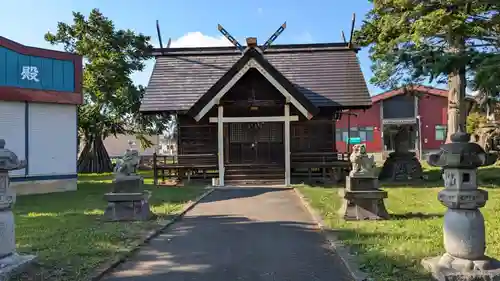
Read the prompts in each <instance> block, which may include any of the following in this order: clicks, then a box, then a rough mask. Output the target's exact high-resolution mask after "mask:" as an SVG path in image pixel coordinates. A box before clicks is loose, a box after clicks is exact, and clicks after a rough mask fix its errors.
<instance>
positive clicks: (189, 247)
mask: <svg viewBox="0 0 500 281" xmlns="http://www.w3.org/2000/svg"><path fill="white" fill-rule="evenodd" d="M104 279H105V280H109V281H111V280H113V281H132V280H135V281H160V280H165V281H166V280H168V281H181V280H182V281H187V280H193V281H198V280H206V281H242V280H248V281H271V280H273V281H316V280H318V281H319V280H321V281H326V280H329V281H348V280H352V279H351V278H350V277H349V274H348V273H347V270H346V268H345V267H344V265H343V264H342V262H341V260H340V259H339V258H338V257H337V256H336V255H335V254H334V253H333V252H331V251H330V250H329V249H328V246H327V245H326V242H325V241H324V239H323V236H322V235H321V234H320V233H319V231H318V230H317V229H316V226H315V225H314V224H313V221H312V218H311V217H310V215H309V213H308V212H307V211H306V210H305V209H304V207H303V206H302V204H301V202H300V200H299V198H298V197H297V196H296V195H295V193H294V191H293V190H290V189H280V188H249V187H246V188H231V189H229V188H228V189H219V190H216V191H214V192H213V193H212V194H210V195H209V196H208V197H206V198H205V199H204V200H203V201H202V202H201V203H200V204H198V205H197V206H196V207H195V208H194V209H193V210H191V211H190V212H188V213H187V214H186V216H185V217H184V218H183V219H182V221H180V222H178V223H176V224H175V225H174V226H172V227H171V228H170V229H168V230H167V231H166V232H165V233H163V234H161V235H160V236H159V237H157V238H155V239H153V240H152V241H151V242H150V244H149V245H147V246H145V247H144V248H142V250H141V251H140V252H139V253H138V254H137V255H135V256H134V257H133V258H132V260H130V261H128V262H126V263H124V264H122V265H121V266H119V267H118V268H117V269H115V271H114V272H112V273H111V274H109V276H107V277H105V278H104Z"/></svg>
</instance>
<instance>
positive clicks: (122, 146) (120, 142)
mask: <svg viewBox="0 0 500 281" xmlns="http://www.w3.org/2000/svg"><path fill="white" fill-rule="evenodd" d="M159 137H160V136H157V135H156V136H150V137H148V139H149V140H150V141H151V142H152V143H153V145H152V146H151V147H142V146H141V142H140V141H139V140H138V139H137V138H136V137H135V136H131V135H117V136H116V137H115V136H109V137H107V138H106V139H104V146H105V147H106V150H107V151H108V154H109V157H111V158H114V157H119V156H122V155H123V153H124V152H125V151H126V150H127V148H129V141H132V142H134V143H135V147H136V148H137V149H138V150H139V152H140V154H141V155H142V156H151V155H153V153H154V152H155V151H157V149H159V147H158V143H159Z"/></svg>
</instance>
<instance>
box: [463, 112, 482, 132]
mask: <svg viewBox="0 0 500 281" xmlns="http://www.w3.org/2000/svg"><path fill="white" fill-rule="evenodd" d="M485 122H486V116H484V115H483V114H481V113H480V112H472V113H470V114H469V115H468V116H467V133H469V134H474V133H475V132H476V130H477V129H478V128H479V127H480V126H481V124H483V123H485Z"/></svg>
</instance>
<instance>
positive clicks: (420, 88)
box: [372, 85, 448, 103]
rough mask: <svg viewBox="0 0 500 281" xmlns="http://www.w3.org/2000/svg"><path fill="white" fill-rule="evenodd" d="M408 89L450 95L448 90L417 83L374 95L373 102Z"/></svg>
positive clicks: (437, 94) (397, 94) (400, 93)
mask: <svg viewBox="0 0 500 281" xmlns="http://www.w3.org/2000/svg"><path fill="white" fill-rule="evenodd" d="M408 91H413V92H421V93H426V94H429V95H433V96H439V97H445V98H447V97H448V91H447V90H443V89H438V88H434V87H429V86H423V85H417V86H413V87H411V88H410V89H405V88H398V89H394V90H390V91H387V92H383V93H381V94H378V95H376V96H373V97H372V102H373V103H376V102H379V101H382V100H386V99H389V98H392V97H395V96H399V95H403V94H405V93H407V92H408Z"/></svg>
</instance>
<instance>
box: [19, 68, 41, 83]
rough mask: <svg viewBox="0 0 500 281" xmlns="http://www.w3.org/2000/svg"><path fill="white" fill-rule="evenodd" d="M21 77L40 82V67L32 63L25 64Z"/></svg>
mask: <svg viewBox="0 0 500 281" xmlns="http://www.w3.org/2000/svg"><path fill="white" fill-rule="evenodd" d="M21 79H22V80H28V81H35V82H40V80H39V79H38V67H36V66H30V65H28V66H23V70H22V71H21Z"/></svg>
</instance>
